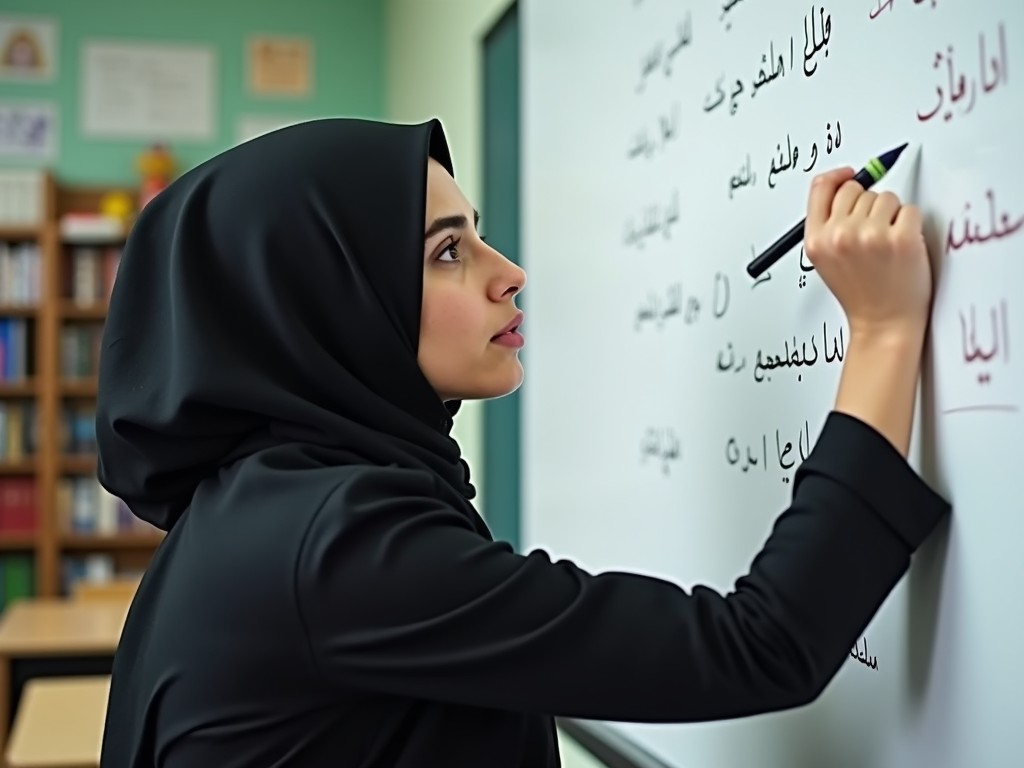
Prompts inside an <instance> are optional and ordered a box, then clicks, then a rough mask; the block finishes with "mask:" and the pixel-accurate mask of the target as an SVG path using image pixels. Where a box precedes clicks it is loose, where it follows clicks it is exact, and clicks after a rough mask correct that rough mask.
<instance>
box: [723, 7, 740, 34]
mask: <svg viewBox="0 0 1024 768" xmlns="http://www.w3.org/2000/svg"><path fill="white" fill-rule="evenodd" d="M739 2H740V0H726V2H724V3H723V4H722V13H721V15H720V16H719V17H718V20H719V21H724V22H725V28H726V29H727V30H729V29H732V22H731V21H730V20H729V19H728V18H726V14H728V13H729V11H731V10H732V9H733V6H734V5H736V4H737V3H739Z"/></svg>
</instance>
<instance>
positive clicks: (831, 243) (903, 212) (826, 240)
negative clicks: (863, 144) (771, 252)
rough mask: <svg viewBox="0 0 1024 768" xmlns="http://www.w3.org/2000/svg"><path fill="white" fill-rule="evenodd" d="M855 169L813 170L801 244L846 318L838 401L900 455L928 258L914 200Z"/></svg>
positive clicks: (928, 284)
mask: <svg viewBox="0 0 1024 768" xmlns="http://www.w3.org/2000/svg"><path fill="white" fill-rule="evenodd" d="M853 175H854V173H853V169H852V168H840V169H837V170H835V171H831V172H829V173H825V174H822V175H821V176H818V177H817V178H815V180H814V182H813V184H812V185H811V192H810V195H809V198H808V202H807V224H806V228H805V231H804V250H805V253H806V255H807V258H808V259H809V260H810V262H811V264H813V265H814V268H815V270H816V271H817V272H818V274H819V275H820V276H821V279H822V281H823V282H824V283H825V285H826V286H828V289H829V290H830V291H831V292H832V294H833V295H834V296H835V297H836V299H837V300H838V302H839V304H840V305H841V306H842V308H843V311H844V312H845V313H846V320H847V323H848V324H849V331H850V340H849V343H848V345H847V347H846V355H845V358H844V360H843V372H842V377H841V379H840V382H839V391H838V393H837V394H836V403H835V410H837V411H840V412H842V413H846V414H848V415H851V416H854V417H856V418H858V419H860V420H861V421H863V422H865V423H866V424H869V425H870V426H872V427H874V428H875V429H876V430H877V431H878V432H879V433H881V434H882V435H883V436H885V437H886V438H887V439H888V440H889V442H890V443H891V444H892V445H893V446H894V447H895V448H896V449H897V450H898V451H899V452H900V453H901V454H902V455H903V456H906V455H907V452H908V450H909V446H910V433H911V427H912V424H913V413H914V400H915V396H916V392H917V381H918V376H919V374H920V368H921V357H922V352H923V347H924V339H925V335H926V331H927V328H928V321H929V318H930V314H931V297H932V278H931V265H930V263H929V260H928V251H927V249H926V247H925V241H924V234H923V232H922V220H921V214H920V212H919V211H918V209H917V208H916V207H915V206H912V205H902V204H901V203H900V200H899V198H897V197H896V195H894V194H892V193H891V192H882V193H876V192H872V191H870V190H868V191H865V190H864V189H863V188H862V187H861V186H860V184H858V183H857V182H854V181H851V179H852V178H853Z"/></svg>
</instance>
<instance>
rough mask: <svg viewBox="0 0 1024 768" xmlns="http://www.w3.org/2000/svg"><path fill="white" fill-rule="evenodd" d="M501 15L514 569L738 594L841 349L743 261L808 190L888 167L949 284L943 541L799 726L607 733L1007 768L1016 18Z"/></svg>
mask: <svg viewBox="0 0 1024 768" xmlns="http://www.w3.org/2000/svg"><path fill="white" fill-rule="evenodd" d="M522 19H523V25H524V27H523V45H524V47H523V91H522V92H523V99H524V104H523V109H524V126H523V216H524V230H523V249H522V250H523V256H524V263H525V267H526V270H527V272H528V273H529V281H530V282H529V286H528V289H527V291H526V293H525V294H524V301H523V305H524V307H525V310H526V314H527V319H528V323H529V327H531V328H533V329H534V332H533V333H532V334H530V335H529V338H528V344H527V347H526V349H525V350H524V352H523V360H524V363H525V365H526V369H527V379H526V383H525V385H524V387H523V430H524V431H523V453H522V456H523V459H522V461H523V467H522V469H523V475H524V488H523V525H524V545H525V546H526V547H527V548H534V547H541V548H544V549H547V550H548V551H549V552H551V553H552V554H553V555H554V556H556V557H569V558H571V559H573V560H574V561H576V562H577V563H579V564H580V565H582V566H583V567H586V568H588V569H590V570H593V571H603V570H610V569H626V570H631V571H637V572H641V573H646V574H652V575H656V576H661V577H665V578H668V579H671V580H672V581H675V582H677V583H679V584H681V585H683V586H685V587H688V588H689V587H692V586H694V585H695V584H707V585H710V586H713V587H715V588H717V589H718V590H720V591H722V592H728V591H730V590H731V588H732V586H733V583H734V582H735V580H736V578H738V577H739V576H741V575H743V574H744V573H746V571H747V569H748V568H749V565H750V563H751V560H752V558H753V557H754V555H755V554H756V553H757V551H758V550H759V549H760V547H761V545H762V544H763V543H764V540H765V538H766V537H767V535H768V532H769V528H770V526H771V524H772V522H773V521H774V520H775V518H776V516H777V515H778V513H779V512H781V511H782V509H784V508H785V506H786V505H787V504H788V503H789V500H790V491H791V487H790V485H789V481H790V479H791V478H792V475H793V470H794V468H795V462H799V460H800V458H801V456H803V455H806V451H807V448H808V446H809V445H812V444H813V442H814V440H815V439H816V436H817V434H818V431H819V430H820V428H821V426H822V423H823V421H824V418H825V416H826V414H827V412H828V410H829V408H830V407H831V406H832V403H833V401H834V395H835V390H836V386H837V383H838V375H839V372H840V361H839V360H837V359H835V353H836V350H837V346H838V345H839V344H840V343H841V342H840V334H843V342H845V341H847V340H848V336H847V335H846V334H847V331H846V329H845V328H844V327H843V324H842V320H843V316H842V314H841V312H840V310H839V308H838V305H837V304H836V303H835V301H834V300H833V299H832V297H831V295H830V294H829V293H828V291H827V290H826V289H825V288H824V286H823V285H822V284H821V282H820V280H819V279H818V278H817V276H816V274H815V273H814V272H813V270H809V269H808V268H809V265H808V264H807V262H806V261H805V260H803V259H802V258H801V254H800V252H799V250H795V251H794V252H792V253H790V254H788V255H787V256H786V257H785V258H783V259H782V261H781V262H779V263H778V264H777V265H776V266H775V267H773V268H772V269H771V270H770V271H769V275H770V279H768V280H765V281H763V282H760V283H758V284H756V285H755V284H754V281H753V280H752V279H751V278H749V277H748V276H747V275H746V273H745V271H744V267H745V265H746V264H747V263H748V262H749V261H750V259H751V258H752V257H753V255H754V254H755V253H756V252H760V250H761V249H763V248H764V247H766V246H767V245H768V244H770V243H771V242H772V241H774V240H775V239H776V238H777V237H778V236H779V235H781V234H782V233H783V232H784V231H785V230H787V229H789V227H790V226H791V225H792V224H794V223H796V222H797V221H798V220H799V219H800V218H802V217H803V215H804V211H805V204H806V195H807V189H808V185H809V183H810V181H811V178H812V176H813V174H814V173H815V172H816V171H819V170H824V169H827V168H831V167H835V166H837V165H851V166H853V167H855V168H859V167H861V166H862V165H863V164H864V162H865V161H866V160H867V159H868V158H870V157H872V156H874V155H877V154H880V153H881V152H883V151H885V150H887V149H889V148H891V147H894V146H896V145H899V144H901V143H903V142H904V141H910V142H913V143H914V144H915V145H916V149H914V150H912V151H909V152H908V153H905V154H904V156H903V158H901V161H900V163H899V164H898V165H897V168H896V169H895V171H894V172H893V173H892V174H891V176H890V177H887V178H886V179H884V180H883V183H882V184H880V185H879V186H878V187H877V188H878V189H893V190H894V191H896V192H897V193H899V194H900V195H901V196H902V197H903V198H904V199H906V200H915V201H916V202H917V203H918V204H919V205H921V207H922V209H923V210H924V212H925V215H926V221H927V236H928V242H929V247H930V249H931V250H932V251H933V253H934V254H935V255H936V257H937V258H938V260H939V264H940V266H939V272H940V274H939V286H938V289H937V292H936V297H935V305H934V317H933V333H932V338H931V341H930V348H929V359H928V362H927V365H926V371H925V376H924V383H923V387H922V396H921V404H920V413H919V418H918V420H917V421H916V424H915V440H914V446H913V449H912V455H913V463H914V465H915V466H916V467H918V468H920V469H921V470H922V472H923V473H924V474H925V476H926V477H927V478H928V479H929V481H930V482H931V484H932V485H933V487H935V488H936V489H937V490H938V491H939V492H941V493H942V494H943V495H945V496H946V497H947V498H948V499H949V500H950V501H951V502H952V503H953V507H954V511H953V518H952V521H951V524H950V526H949V527H948V528H943V529H942V530H940V532H939V533H938V534H937V535H936V536H934V537H933V538H932V539H931V540H930V541H929V542H928V543H927V545H926V546H925V548H924V549H923V550H922V551H921V552H920V553H919V554H918V555H917V557H916V559H915V562H914V565H913V567H912V570H911V572H910V573H909V574H908V576H907V577H906V578H905V579H904V580H903V581H902V582H901V583H900V585H899V586H898V587H897V589H896V591H895V592H894V593H893V594H892V595H891V596H890V598H889V599H888V600H887V601H886V603H885V604H884V605H883V607H882V610H881V611H880V613H879V614H878V615H877V616H876V618H875V620H874V621H873V622H872V623H871V624H870V625H869V627H868V628H867V630H866V632H865V636H864V638H863V639H862V643H860V644H858V647H857V648H855V649H851V658H850V659H849V660H848V661H847V663H846V665H845V666H844V667H843V669H842V670H841V671H840V673H839V674H838V676H837V677H836V678H835V679H834V680H833V682H832V684H831V685H830V686H829V688H828V689H827V690H826V692H825V693H824V694H823V695H822V696H821V697H820V698H819V699H818V701H817V702H815V703H814V704H812V705H811V706H809V707H805V708H800V709H797V710H793V711H790V712H785V713H777V714H772V715H765V716H759V717H754V718H749V719H744V720H736V721H729V722H722V723H714V724H688V725H664V726H663V725H656V726H652V725H635V724H614V725H613V727H614V728H615V729H616V730H617V731H619V732H621V733H622V734H624V735H625V736H627V737H628V738H630V739H631V740H633V741H634V742H636V743H638V744H640V745H642V746H644V747H645V748H647V749H649V750H651V751H652V752H653V753H655V754H656V755H657V756H658V757H660V758H661V759H663V760H665V761H666V762H668V763H669V764H671V765H674V766H679V767H680V768H718V767H719V766H741V765H743V766H758V768H821V767H822V766H828V768H868V766H870V767H871V768H912V767H916V766H922V767H924V766H927V768H965V767H966V766H979V768H980V767H981V766H985V767H986V768H987V767H988V766H998V767H1000V768H1001V767H1002V766H1019V765H1024V738H1022V736H1021V734H1022V733H1024V609H1022V607H1021V606H1022V603H1021V600H1020V597H1019V589H1020V585H1021V583H1022V582H1024V559H1022V558H1021V555H1020V552H1021V546H1022V543H1024V494H1022V493H1021V491H1020V488H1019V478H1020V476H1021V469H1020V466H1021V464H1020V461H1021V459H1020V457H1021V454H1022V448H1024V440H1022V438H1024V227H1022V226H1021V225H1022V224H1024V152H1022V150H1021V149H1020V146H1019V142H1020V141H1021V139H1020V136H1021V133H1022V130H1024V128H1022V123H1024V5H1022V4H1020V3H1017V2H1015V1H1011V0H977V1H976V2H972V3H965V2H954V1H953V0H923V2H922V1H921V0H916V1H915V0H894V1H891V2H885V1H883V2H881V3H880V2H878V0H844V1H843V2H842V3H838V2H836V3H827V4H825V5H821V4H812V3H805V2H797V1H796V0H773V2H771V3H768V2H765V0H730V1H729V2H714V3H711V2H707V3H703V2H702V3H698V2H695V1H694V0H691V1H690V2H680V1H679V0H606V1H604V2H599V3H595V2H592V1H591V0H525V2H524V3H523V9H522ZM737 83H739V84H740V85H742V90H740V87H739V86H738V85H737ZM719 88H721V92H720V91H719ZM734 94H735V95H734ZM733 103H735V109H733ZM812 160H813V163H812ZM780 166H786V167H785V168H783V169H782V170H779V169H780ZM809 166H812V167H811V170H809V171H805V168H807V167H809ZM796 348H799V349H800V352H799V354H798V355H797V356H796V357H794V356H793V353H794V349H796ZM812 352H813V357H814V360H813V362H811V363H809V364H805V365H794V364H789V365H781V366H778V367H776V368H774V369H773V370H766V368H765V361H767V360H768V359H769V356H770V357H771V359H773V360H774V358H775V356H779V357H781V358H782V359H783V360H785V361H789V362H790V363H794V362H799V361H800V359H801V358H803V357H804V356H807V357H811V356H812ZM759 354H760V355H761V361H762V365H760V366H759V365H758V364H757V361H758V355H759ZM720 369H724V370H720ZM758 379H761V380H758ZM787 445H789V446H790V449H789V450H788V451H787V450H786V446H787ZM755 460H756V461H757V463H756V464H754V463H753V462H754V461H755ZM835 599H836V600H842V599H843V596H842V595H836V596H835ZM623 631H627V629H626V628H624V630H623ZM863 643H866V647H867V650H866V653H865V654H864V655H865V657H866V658H867V659H868V661H869V662H870V661H871V660H872V659H874V660H877V669H875V668H872V666H871V665H870V664H865V663H862V662H861V661H859V660H858V659H856V658H854V656H856V655H857V654H858V653H861V652H864V650H865V648H864V645H863Z"/></svg>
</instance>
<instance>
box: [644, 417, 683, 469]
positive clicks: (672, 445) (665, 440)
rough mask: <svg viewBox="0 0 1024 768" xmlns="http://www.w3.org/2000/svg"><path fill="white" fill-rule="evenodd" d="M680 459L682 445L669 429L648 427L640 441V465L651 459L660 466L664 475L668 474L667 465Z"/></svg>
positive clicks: (673, 431)
mask: <svg viewBox="0 0 1024 768" xmlns="http://www.w3.org/2000/svg"><path fill="white" fill-rule="evenodd" d="M681 457H682V443H681V441H680V440H679V436H678V435H677V434H676V432H675V430H673V429H672V428H671V427H648V428H647V430H646V431H645V432H644V436H643V438H642V439H641V441H640V463H641V464H646V463H647V462H648V460H651V459H653V460H654V463H656V464H660V465H661V471H662V472H663V473H664V474H666V475H667V474H668V473H669V464H670V463H671V462H673V461H679V459H680V458H681Z"/></svg>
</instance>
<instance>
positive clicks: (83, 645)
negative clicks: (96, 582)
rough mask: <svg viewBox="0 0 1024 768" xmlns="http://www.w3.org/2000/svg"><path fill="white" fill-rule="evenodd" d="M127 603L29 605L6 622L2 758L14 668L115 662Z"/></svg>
mask: <svg viewBox="0 0 1024 768" xmlns="http://www.w3.org/2000/svg"><path fill="white" fill-rule="evenodd" d="M127 612H128V603H127V602H106V601H104V602H87V603H83V602H77V601H72V600H65V599H59V598H58V599H52V600H23V601H20V602H17V603H14V604H13V605H11V606H10V607H8V608H7V609H6V610H5V611H4V613H3V616H2V618H0V754H2V752H3V750H4V748H5V747H6V741H7V731H8V728H9V723H10V721H11V705H12V701H11V695H10V691H11V665H12V662H17V661H19V660H25V659H39V658H50V659H59V658H61V657H83V656H88V657H99V658H102V657H113V655H114V651H115V650H116V649H117V644H118V641H119V640H120V638H121V630H122V628H123V627H124V620H125V616H126V615H127Z"/></svg>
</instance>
